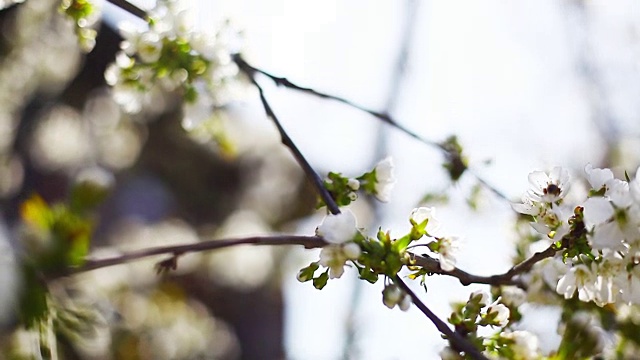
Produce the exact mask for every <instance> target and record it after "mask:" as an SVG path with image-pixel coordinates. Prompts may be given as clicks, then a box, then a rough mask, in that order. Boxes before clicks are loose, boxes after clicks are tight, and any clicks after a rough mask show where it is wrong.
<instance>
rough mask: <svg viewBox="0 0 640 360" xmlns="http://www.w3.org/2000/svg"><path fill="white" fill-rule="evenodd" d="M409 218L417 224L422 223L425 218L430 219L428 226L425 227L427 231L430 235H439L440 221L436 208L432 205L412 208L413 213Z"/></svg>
mask: <svg viewBox="0 0 640 360" xmlns="http://www.w3.org/2000/svg"><path fill="white" fill-rule="evenodd" d="M409 218H410V219H411V220H412V221H413V222H414V223H416V224H421V223H423V222H424V221H425V220H429V221H428V222H427V226H426V227H425V231H426V233H427V235H428V236H437V235H438V231H439V230H440V222H439V221H438V219H437V218H436V209H435V208H431V207H419V208H415V209H413V210H411V214H410V215H409Z"/></svg>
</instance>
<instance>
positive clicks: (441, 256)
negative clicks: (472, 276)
mask: <svg viewBox="0 0 640 360" xmlns="http://www.w3.org/2000/svg"><path fill="white" fill-rule="evenodd" d="M436 241H437V243H438V245H437V248H438V249H437V253H438V261H439V262H440V268H442V270H444V271H452V270H453V269H455V267H456V266H455V265H456V258H455V256H456V254H457V253H458V249H459V246H458V237H456V236H453V237H445V238H438V239H437V240H436Z"/></svg>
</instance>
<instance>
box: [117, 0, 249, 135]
mask: <svg viewBox="0 0 640 360" xmlns="http://www.w3.org/2000/svg"><path fill="white" fill-rule="evenodd" d="M147 25H148V27H147V28H146V29H144V30H140V29H139V28H136V27H135V26H133V25H132V24H129V23H124V24H122V25H121V26H120V33H121V35H122V36H123V38H124V41H123V42H122V43H121V45H120V48H121V51H120V52H119V53H118V54H117V55H116V61H115V63H113V64H111V65H110V66H109V67H108V68H107V70H106V72H105V79H106V81H107V83H108V84H109V85H111V86H112V87H113V96H114V99H115V100H116V102H118V103H119V104H120V105H121V106H122V107H123V109H124V110H125V111H126V112H129V113H137V112H140V111H141V110H142V109H143V108H145V107H149V106H150V105H152V103H153V101H154V100H155V99H156V98H158V96H159V94H162V93H164V92H175V93H178V94H180V95H181V96H182V98H183V100H184V108H183V111H184V120H183V125H184V126H185V128H188V129H191V128H194V127H196V126H198V125H199V124H200V123H201V122H203V121H205V120H207V119H209V118H210V117H211V113H212V110H213V109H214V108H216V107H220V106H223V105H225V104H226V103H228V102H229V101H230V100H232V99H233V97H234V93H235V89H237V87H238V84H239V82H238V81H237V75H238V67H237V65H236V64H235V63H234V62H233V59H232V54H233V53H235V52H236V51H237V49H236V47H237V45H236V44H235V42H237V39H236V38H237V32H234V31H233V30H232V29H231V27H230V26H226V27H223V28H222V29H221V30H220V31H219V32H218V33H217V34H216V35H215V36H209V35H207V34H204V33H202V32H198V31H196V30H195V29H194V27H193V25H192V24H191V23H190V22H189V18H188V14H187V12H186V10H185V6H184V5H183V3H182V2H181V1H178V0H159V1H158V2H157V3H156V7H155V8H154V9H153V10H151V11H149V16H148V21H147Z"/></svg>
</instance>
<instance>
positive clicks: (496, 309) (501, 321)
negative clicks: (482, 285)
mask: <svg viewBox="0 0 640 360" xmlns="http://www.w3.org/2000/svg"><path fill="white" fill-rule="evenodd" d="M491 314H495V315H494V316H495V317H494V318H493V322H492V324H493V325H497V326H500V327H504V326H507V324H508V323H509V316H510V315H511V312H510V311H509V308H508V307H506V306H505V305H504V304H500V303H498V302H497V301H496V302H494V303H493V304H491V305H489V307H488V308H487V315H491Z"/></svg>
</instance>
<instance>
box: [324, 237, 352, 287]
mask: <svg viewBox="0 0 640 360" xmlns="http://www.w3.org/2000/svg"><path fill="white" fill-rule="evenodd" d="M356 248H357V250H356ZM359 256H360V247H358V245H357V244H355V243H348V244H341V245H328V246H325V247H323V248H322V250H321V251H320V260H318V263H319V264H320V265H322V266H324V267H327V268H329V278H330V279H337V278H340V277H341V276H342V274H344V266H345V265H346V262H347V261H349V260H355V259H357V258H358V257H359Z"/></svg>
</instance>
